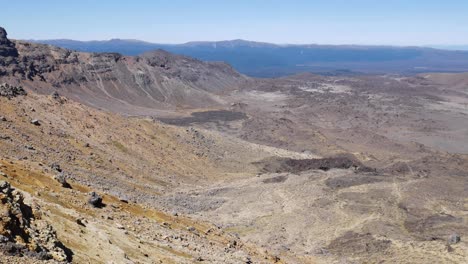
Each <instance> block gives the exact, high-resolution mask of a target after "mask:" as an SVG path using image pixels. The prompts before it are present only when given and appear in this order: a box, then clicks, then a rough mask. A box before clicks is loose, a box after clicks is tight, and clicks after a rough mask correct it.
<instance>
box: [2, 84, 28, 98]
mask: <svg viewBox="0 0 468 264" xmlns="http://www.w3.org/2000/svg"><path fill="white" fill-rule="evenodd" d="M26 94H27V93H26V91H25V90H24V89H23V87H21V86H13V85H9V84H8V83H2V84H0V96H2V97H7V98H8V99H11V98H13V97H16V96H20V95H26Z"/></svg>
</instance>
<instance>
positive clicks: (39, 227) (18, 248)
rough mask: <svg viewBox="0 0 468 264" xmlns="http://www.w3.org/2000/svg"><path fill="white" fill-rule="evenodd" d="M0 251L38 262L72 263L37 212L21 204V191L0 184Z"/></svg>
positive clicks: (67, 250)
mask: <svg viewBox="0 0 468 264" xmlns="http://www.w3.org/2000/svg"><path fill="white" fill-rule="evenodd" d="M0 201H1V203H0V251H3V252H4V254H7V255H20V256H21V255H28V256H34V257H37V258H39V259H54V260H57V261H69V260H71V253H70V251H69V249H67V248H66V247H65V246H64V245H63V244H62V243H61V242H60V241H59V240H58V239H57V235H56V233H55V231H54V229H53V228H52V226H51V225H49V224H48V223H47V222H46V221H44V220H41V219H40V218H38V217H36V216H35V214H38V212H37V211H35V210H33V209H32V208H31V207H30V206H28V205H26V204H25V203H24V197H23V195H22V193H21V192H19V191H17V190H15V189H13V188H12V187H11V186H10V184H9V183H8V182H5V181H2V182H0Z"/></svg>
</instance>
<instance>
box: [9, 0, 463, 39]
mask: <svg viewBox="0 0 468 264" xmlns="http://www.w3.org/2000/svg"><path fill="white" fill-rule="evenodd" d="M0 6H1V9H0V12H1V15H0V26H2V27H4V28H5V29H6V30H7V31H8V33H9V37H10V38H13V39H76V40H106V39H112V38H122V39H139V40H145V41H150V42H157V43H184V42H188V41H214V40H231V39H246V40H252V41H262V42H272V43H278V44H306V43H307V44H312V43H318V44H369V45H382V44H385V45H468V0H444V1H441V0H326V1H314V0H288V1H279V0H217V1H216V0H193V1H189V0H167V1H161V0H131V1H118V0H113V1H110V0H99V1H98V0H93V1H91V0H79V1H75V0H40V1H39V0H37V1H36V0H31V1H29V0H15V1H13V0H0Z"/></svg>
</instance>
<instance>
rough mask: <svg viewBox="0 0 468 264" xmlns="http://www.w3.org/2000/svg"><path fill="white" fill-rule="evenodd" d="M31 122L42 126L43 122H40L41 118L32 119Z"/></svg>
mask: <svg viewBox="0 0 468 264" xmlns="http://www.w3.org/2000/svg"><path fill="white" fill-rule="evenodd" d="M31 124H33V125H35V126H40V125H41V122H39V120H37V119H33V120H31Z"/></svg>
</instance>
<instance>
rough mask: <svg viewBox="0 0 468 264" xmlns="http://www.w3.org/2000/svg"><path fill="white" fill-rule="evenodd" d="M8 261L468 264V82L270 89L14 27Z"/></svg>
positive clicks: (6, 180)
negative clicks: (71, 45) (17, 33)
mask: <svg viewBox="0 0 468 264" xmlns="http://www.w3.org/2000/svg"><path fill="white" fill-rule="evenodd" d="M0 83H2V84H0V95H1V96H0V198H1V201H2V203H1V204H0V209H1V212H2V215H1V218H0V262H2V263H60V262H71V263H467V262H468V243H467V237H468V195H467V194H468V144H467V143H466V142H468V74H464V73H456V74H451V73H424V74H419V75H411V76H407V75H396V74H395V75H394V74H388V75H352V76H321V75H315V74H309V73H304V74H298V75H293V76H287V77H282V78H272V79H260V78H253V77H248V76H244V75H242V74H239V73H237V72H236V71H235V70H234V69H233V68H231V67H230V66H229V65H226V64H223V63H213V62H202V61H199V60H196V59H192V58H189V57H184V56H179V55H173V54H171V53H168V52H165V51H161V50H159V51H154V52H149V53H145V54H143V55H140V56H123V55H120V54H114V53H83V52H77V51H70V50H66V49H62V48H57V47H53V46H49V45H42V44H35V43H27V42H24V41H16V40H9V39H8V38H7V35H6V32H5V31H4V30H3V29H2V28H0Z"/></svg>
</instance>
